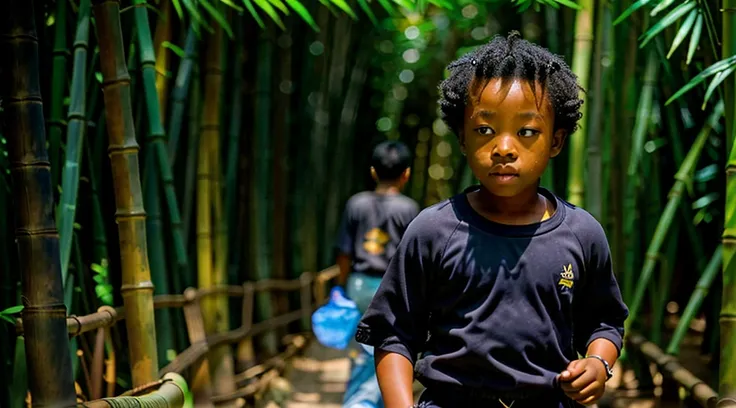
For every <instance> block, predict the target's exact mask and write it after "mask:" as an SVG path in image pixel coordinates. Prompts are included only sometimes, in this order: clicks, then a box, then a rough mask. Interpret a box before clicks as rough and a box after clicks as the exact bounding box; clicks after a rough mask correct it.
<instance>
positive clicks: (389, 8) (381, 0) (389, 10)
mask: <svg viewBox="0 0 736 408" xmlns="http://www.w3.org/2000/svg"><path fill="white" fill-rule="evenodd" d="M320 1H321V0H320ZM378 3H379V4H380V5H381V7H383V9H384V10H386V12H387V13H388V15H389V16H390V17H395V16H396V9H394V8H393V6H392V5H391V3H389V2H388V0H378Z"/></svg>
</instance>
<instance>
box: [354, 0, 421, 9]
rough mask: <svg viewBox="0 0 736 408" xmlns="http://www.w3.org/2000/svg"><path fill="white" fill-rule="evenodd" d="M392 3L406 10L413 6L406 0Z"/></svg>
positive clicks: (395, 0)
mask: <svg viewBox="0 0 736 408" xmlns="http://www.w3.org/2000/svg"><path fill="white" fill-rule="evenodd" d="M341 1H342V0H341ZM394 3H396V4H398V5H399V6H401V7H403V8H405V9H407V10H412V9H413V8H414V5H413V4H411V2H410V1H408V0H394Z"/></svg>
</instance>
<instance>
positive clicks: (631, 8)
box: [613, 0, 651, 25]
mask: <svg viewBox="0 0 736 408" xmlns="http://www.w3.org/2000/svg"><path fill="white" fill-rule="evenodd" d="M650 1H651V0H639V1H637V2H636V3H634V4H632V5H631V6H629V8H627V9H626V10H624V12H623V13H621V15H620V16H618V18H617V19H616V20H615V21H614V22H613V25H618V24H619V23H621V22H622V21H624V20H626V19H627V18H628V17H629V16H630V15H632V14H633V13H634V12H635V11H636V10H639V9H640V8H642V7H644V6H646V5H647V4H648V3H649V2H650Z"/></svg>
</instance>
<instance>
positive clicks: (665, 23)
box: [639, 1, 696, 48]
mask: <svg viewBox="0 0 736 408" xmlns="http://www.w3.org/2000/svg"><path fill="white" fill-rule="evenodd" d="M695 6H696V4H695V2H693V1H688V2H685V3H682V4H680V5H679V6H677V7H676V8H675V9H674V10H672V11H670V12H669V13H668V14H667V15H666V16H664V17H662V19H661V20H659V21H657V23H656V24H654V25H653V26H652V27H651V28H650V29H649V30H648V31H647V32H646V33H645V34H644V41H643V42H642V43H641V45H640V46H639V48H643V47H644V46H645V45H647V43H649V41H651V40H652V38H654V36H656V35H657V34H659V33H660V32H662V30H664V29H665V28H667V27H669V26H670V25H672V24H673V23H674V22H675V21H677V19H679V18H680V17H682V16H683V15H685V13H687V12H689V11H690V10H692V9H694V8H695Z"/></svg>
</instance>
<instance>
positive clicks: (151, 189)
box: [135, 2, 178, 368]
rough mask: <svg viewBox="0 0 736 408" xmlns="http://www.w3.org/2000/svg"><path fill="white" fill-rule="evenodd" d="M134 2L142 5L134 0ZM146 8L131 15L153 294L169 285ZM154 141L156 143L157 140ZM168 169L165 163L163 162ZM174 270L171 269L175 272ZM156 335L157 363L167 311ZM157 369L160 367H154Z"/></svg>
mask: <svg viewBox="0 0 736 408" xmlns="http://www.w3.org/2000/svg"><path fill="white" fill-rule="evenodd" d="M135 4H139V5H140V4H142V3H140V2H137V3H135ZM147 13H148V11H147V10H146V9H145V8H144V7H136V9H135V18H136V28H137V33H138V36H137V37H138V44H139V47H140V54H139V55H140V58H141V60H140V62H141V71H142V74H143V89H144V94H145V99H146V107H147V113H148V126H149V135H148V137H147V138H146V155H145V156H146V158H145V167H144V169H145V172H144V176H143V192H144V196H143V204H144V207H145V208H146V209H147V214H146V215H147V217H146V232H147V235H146V239H147V241H148V247H149V254H150V257H149V260H150V265H151V277H152V279H153V284H154V294H161V295H164V294H168V293H169V284H168V277H167V267H166V246H165V244H164V236H163V224H162V222H161V201H160V192H161V183H160V178H159V174H160V171H161V169H160V166H159V165H158V163H157V162H156V159H157V157H156V153H157V152H158V150H159V149H160V148H161V146H162V145H163V142H161V141H160V140H161V139H162V138H163V126H162V125H161V115H160V111H159V106H158V103H159V100H160V98H159V97H158V93H157V91H156V72H155V69H154V67H155V64H156V63H155V60H154V57H153V50H154V48H153V45H152V44H151V32H150V28H149V26H148V14H147ZM157 140H158V142H157ZM167 168H168V163H167ZM176 272H178V271H175V273H176ZM156 334H157V335H158V341H157V345H158V355H159V365H161V366H162V365H165V363H167V362H168V361H170V359H169V358H168V357H167V355H168V354H169V350H173V349H174V338H173V333H172V328H171V314H170V312H169V310H159V311H157V312H156ZM158 368H160V367H158Z"/></svg>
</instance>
